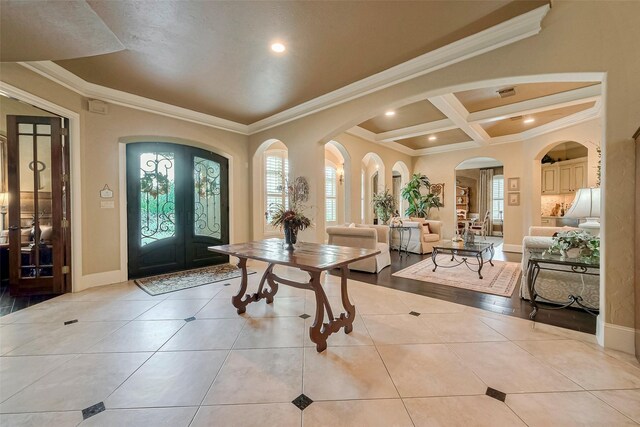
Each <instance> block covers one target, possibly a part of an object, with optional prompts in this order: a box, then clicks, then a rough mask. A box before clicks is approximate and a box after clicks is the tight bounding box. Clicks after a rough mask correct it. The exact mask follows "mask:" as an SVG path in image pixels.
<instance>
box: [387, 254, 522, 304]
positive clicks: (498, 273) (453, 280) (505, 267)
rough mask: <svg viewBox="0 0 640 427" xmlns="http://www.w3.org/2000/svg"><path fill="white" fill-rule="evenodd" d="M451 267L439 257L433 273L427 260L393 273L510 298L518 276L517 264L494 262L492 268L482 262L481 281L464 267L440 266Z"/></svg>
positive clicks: (449, 262)
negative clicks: (443, 266) (442, 266)
mask: <svg viewBox="0 0 640 427" xmlns="http://www.w3.org/2000/svg"><path fill="white" fill-rule="evenodd" d="M450 264H451V258H449V256H444V255H443V256H441V257H438V265H439V266H438V268H437V269H436V271H432V270H433V261H432V260H431V258H429V259H425V260H423V261H420V262H419V263H417V264H414V265H412V266H411V267H407V268H405V269H404V270H400V271H398V272H396V273H393V276H396V277H404V278H406V279H413V280H420V281H422V282H429V283H436V284H439V285H445V286H453V287H454V288H462V289H469V290H472V291H476V292H483V293H486V294H493V295H500V296H502V297H510V296H511V294H513V291H514V289H515V288H516V284H517V283H518V278H519V277H520V273H521V270H520V264H518V263H516V262H505V261H496V260H494V261H493V264H494V266H493V267H492V266H491V264H489V263H488V262H485V264H484V266H483V267H482V277H483V278H482V279H480V278H479V277H478V273H477V272H475V271H471V270H470V269H469V268H468V267H467V266H466V265H464V264H462V265H459V266H457V267H453V268H441V267H440V265H450Z"/></svg>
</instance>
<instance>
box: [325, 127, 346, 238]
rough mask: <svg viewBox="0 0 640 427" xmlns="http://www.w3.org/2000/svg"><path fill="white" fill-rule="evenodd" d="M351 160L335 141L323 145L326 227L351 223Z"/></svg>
mask: <svg viewBox="0 0 640 427" xmlns="http://www.w3.org/2000/svg"><path fill="white" fill-rule="evenodd" d="M350 194H351V158H350V156H349V153H348V152H347V150H346V149H345V147H344V146H343V145H342V144H340V143H339V142H337V141H333V140H332V141H329V142H327V143H326V144H325V211H326V212H325V218H326V223H327V225H334V224H342V223H345V222H351V199H350V197H349V195H350Z"/></svg>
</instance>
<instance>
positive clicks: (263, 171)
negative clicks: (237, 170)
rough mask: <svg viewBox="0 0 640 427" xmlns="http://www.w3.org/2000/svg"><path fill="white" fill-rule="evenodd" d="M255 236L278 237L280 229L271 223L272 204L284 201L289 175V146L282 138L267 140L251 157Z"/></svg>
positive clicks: (261, 237)
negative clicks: (270, 209)
mask: <svg viewBox="0 0 640 427" xmlns="http://www.w3.org/2000/svg"><path fill="white" fill-rule="evenodd" d="M251 170H252V174H253V179H252V184H253V189H254V192H253V194H254V197H253V201H252V202H253V238H254V239H263V238H265V237H268V236H279V235H280V234H281V232H280V230H278V229H277V228H274V227H272V226H271V225H270V224H269V221H270V218H269V205H270V204H272V203H285V201H286V200H285V199H286V197H285V191H284V184H285V180H286V179H287V178H288V175H289V159H288V149H287V146H286V145H285V144H284V143H283V142H282V141H280V140H277V139H269V140H267V141H264V142H263V143H262V144H261V145H260V147H258V149H257V150H256V152H255V154H254V155H253V159H252V168H251Z"/></svg>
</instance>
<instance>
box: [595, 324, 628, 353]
mask: <svg viewBox="0 0 640 427" xmlns="http://www.w3.org/2000/svg"><path fill="white" fill-rule="evenodd" d="M635 333H636V330H635V329H634V328H629V327H627V326H620V325H614V324H612V323H606V322H605V321H604V320H603V319H602V316H598V321H597V323H596V336H597V337H598V344H600V345H601V346H602V347H605V348H610V349H613V350H618V351H623V352H625V353H629V354H635V353H636V346H635Z"/></svg>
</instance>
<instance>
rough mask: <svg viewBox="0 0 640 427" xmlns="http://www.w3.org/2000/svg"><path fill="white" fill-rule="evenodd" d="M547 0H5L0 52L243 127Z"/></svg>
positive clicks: (411, 116)
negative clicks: (276, 47) (278, 46)
mask: <svg viewBox="0 0 640 427" xmlns="http://www.w3.org/2000/svg"><path fill="white" fill-rule="evenodd" d="M547 3H548V2H547V1H509V0H493V1H415V2H404V1H375V2H357V1H341V2H324V1H314V2H308V1H299V2H293V1H291V2H288V1H280V2H271V1H266V2H262V1H256V2H253V1H228V2H225V1H219V2H218V1H215V2H214V1H133V0H124V1H97V0H91V1H87V2H84V1H68V2H52V1H49V2H43V1H32V0H19V1H17V0H5V1H3V2H2V9H1V11H0V14H1V18H2V21H1V24H2V25H1V28H0V42H1V46H0V59H2V61H34V60H40V61H43V60H51V61H55V62H56V63H57V64H58V65H60V66H62V67H64V68H65V69H66V70H68V71H70V72H71V73H73V74H75V75H76V76H79V77H81V78H82V79H84V80H85V81H86V82H89V83H93V84H97V85H101V86H104V87H107V88H111V89H117V90H120V91H124V92H127V93H131V94H135V95H139V96H142V97H145V98H149V99H152V100H156V101H161V102H164V103H168V104H171V105H175V106H178V107H184V108H186V109H189V110H193V111H196V112H200V113H205V114H208V115H212V116H216V117H219V118H223V119H227V120H232V121H234V122H237V123H240V124H251V123H254V122H256V121H259V120H261V119H264V118H266V117H270V116H272V115H274V114H276V113H279V112H282V111H284V110H287V109H289V108H291V107H294V106H296V105H299V104H301V103H303V102H305V101H308V100H311V99H314V98H317V97H319V96H321V95H324V94H327V93H329V92H331V91H334V90H337V89H339V88H342V87H344V86H346V85H349V84H351V83H353V82H356V81H359V80H361V79H363V78H366V77H369V76H372V75H375V74H376V73H379V72H381V71H384V70H387V69H389V68H390V67H393V66H396V65H398V64H401V63H404V62H406V61H408V60H410V59H413V58H416V57H418V56H420V55H422V54H425V53H428V52H432V51H434V50H435V49H438V48H440V47H443V46H445V45H449V44H451V43H453V42H455V41H457V40H460V39H462V38H465V37H467V36H471V35H473V34H476V33H478V32H480V31H482V30H485V29H487V28H489V27H492V26H494V25H497V24H500V23H502V22H505V21H507V20H509V19H511V18H514V17H516V16H519V15H522V14H523V13H526V12H529V11H531V10H533V9H535V8H536V7H539V6H541V5H544V4H547ZM276 41H278V42H281V43H283V44H284V45H285V47H286V51H285V52H284V53H281V54H275V53H273V52H272V51H271V50H270V49H269V46H270V45H271V44H272V43H274V42H276ZM428 110H432V111H431V113H429V111H428ZM415 114H424V115H425V116H426V117H429V118H433V119H437V116H439V114H438V112H437V111H433V109H432V108H431V107H430V106H429V105H428V102H426V101H425V102H423V103H421V104H420V105H419V106H416V107H415V108H414V107H411V108H408V109H407V111H406V114H405V112H404V111H403V114H398V119H403V120H405V122H404V124H403V126H409V125H410V124H411V123H417V122H418V121H416V120H415ZM430 114H432V115H430ZM364 126H366V127H368V128H369V129H371V131H375V132H379V131H384V130H385V129H388V127H385V122H383V121H378V120H376V119H374V120H372V121H371V122H370V123H368V124H366V125H364Z"/></svg>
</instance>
